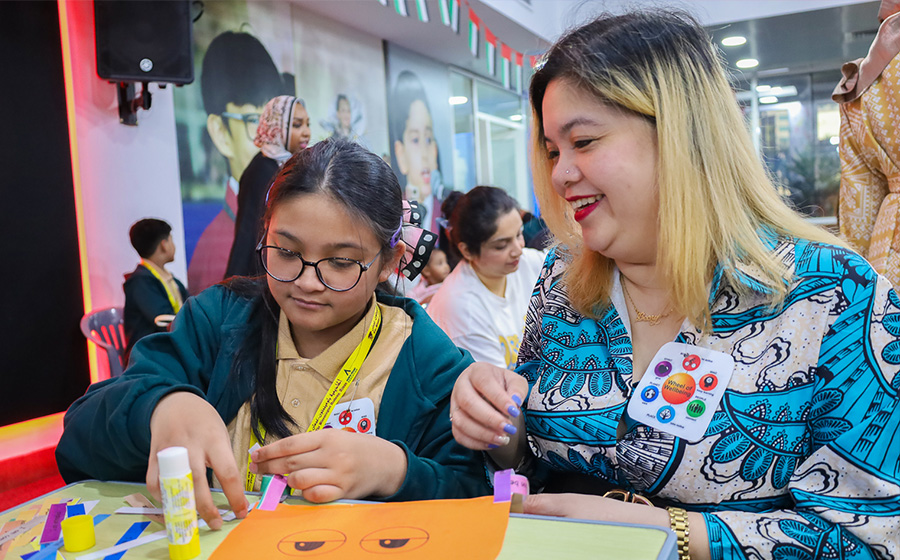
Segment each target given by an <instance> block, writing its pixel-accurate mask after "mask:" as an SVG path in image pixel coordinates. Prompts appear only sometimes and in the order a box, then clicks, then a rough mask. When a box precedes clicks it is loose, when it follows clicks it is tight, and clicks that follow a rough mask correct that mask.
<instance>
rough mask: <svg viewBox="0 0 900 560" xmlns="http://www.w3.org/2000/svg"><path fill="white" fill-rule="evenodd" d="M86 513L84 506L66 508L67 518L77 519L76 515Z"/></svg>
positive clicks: (77, 505)
mask: <svg viewBox="0 0 900 560" xmlns="http://www.w3.org/2000/svg"><path fill="white" fill-rule="evenodd" d="M84 513H85V512H84V504H75V505H73V506H66V517H75V516H76V515H84Z"/></svg>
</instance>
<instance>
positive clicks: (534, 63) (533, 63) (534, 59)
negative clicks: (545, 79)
mask: <svg viewBox="0 0 900 560" xmlns="http://www.w3.org/2000/svg"><path fill="white" fill-rule="evenodd" d="M528 62H530V63H531V69H532V70H534V69H535V68H537V65H538V57H536V56H534V55H533V54H532V55H528Z"/></svg>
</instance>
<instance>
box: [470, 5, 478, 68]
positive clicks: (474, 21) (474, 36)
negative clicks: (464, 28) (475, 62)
mask: <svg viewBox="0 0 900 560" xmlns="http://www.w3.org/2000/svg"><path fill="white" fill-rule="evenodd" d="M479 27H481V20H479V19H478V16H476V15H475V12H473V11H472V8H469V51H471V53H472V56H474V57H476V58H477V57H478V28H479Z"/></svg>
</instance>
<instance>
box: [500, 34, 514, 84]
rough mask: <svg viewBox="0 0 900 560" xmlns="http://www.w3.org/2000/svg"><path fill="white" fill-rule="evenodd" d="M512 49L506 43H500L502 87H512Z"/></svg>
mask: <svg viewBox="0 0 900 560" xmlns="http://www.w3.org/2000/svg"><path fill="white" fill-rule="evenodd" d="M511 66H512V49H511V48H510V46H509V45H507V44H506V43H502V42H501V43H500V78H501V80H502V81H503V87H505V88H506V89H509V88H511V87H512V68H511Z"/></svg>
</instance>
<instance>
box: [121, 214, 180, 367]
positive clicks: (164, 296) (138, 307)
mask: <svg viewBox="0 0 900 560" xmlns="http://www.w3.org/2000/svg"><path fill="white" fill-rule="evenodd" d="M128 235H129V236H130V237H131V246H132V247H134V250H135V251H137V253H138V255H140V256H141V264H139V265H138V266H137V268H135V269H134V272H131V273H130V274H126V275H125V283H124V284H123V285H122V288H123V289H124V290H125V339H126V340H127V341H128V346H127V348H126V350H125V363H128V356H129V355H131V349H132V347H134V343H135V342H137V341H138V340H140V339H141V338H142V337H144V336H146V335H148V334H152V333H155V332H159V331H161V330H163V329H161V328H160V327H157V325H156V321H155V319H156V317H158V316H160V315H175V314H176V313H178V310H179V309H181V305H182V304H183V303H184V300H185V299H186V298H187V290H185V289H184V285H183V284H182V283H181V282H179V281H178V279H177V278H175V277H174V276H172V274H170V273H169V271H167V270H166V265H167V264H168V263H170V262H172V261H173V260H175V242H174V241H172V226H170V225H169V224H168V223H166V222H164V221H162V220H157V219H154V218H146V219H143V220H140V221H138V222H135V224H134V225H132V226H131V229H130V230H129V231H128Z"/></svg>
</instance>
